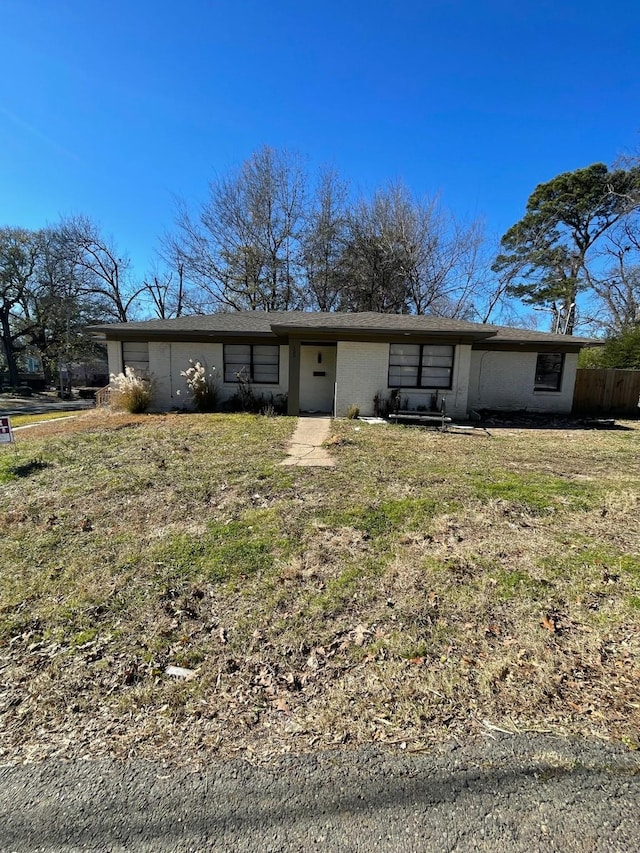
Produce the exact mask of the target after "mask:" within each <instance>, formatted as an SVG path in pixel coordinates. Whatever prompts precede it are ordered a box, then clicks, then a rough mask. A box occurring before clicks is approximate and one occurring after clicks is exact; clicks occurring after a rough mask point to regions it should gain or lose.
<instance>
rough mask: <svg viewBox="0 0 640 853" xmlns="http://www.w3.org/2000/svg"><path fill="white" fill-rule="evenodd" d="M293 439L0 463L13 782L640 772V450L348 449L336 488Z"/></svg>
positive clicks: (446, 441)
mask: <svg viewBox="0 0 640 853" xmlns="http://www.w3.org/2000/svg"><path fill="white" fill-rule="evenodd" d="M295 423H296V421H295V419H289V418H268V417H262V416H242V415H166V416H165V415H162V416H130V415H113V414H105V413H103V412H99V411H92V412H90V413H87V414H83V415H81V416H80V417H78V418H74V419H73V420H68V421H61V422H59V423H57V424H46V425H41V426H35V427H33V428H32V429H29V430H25V431H24V432H20V433H18V434H17V436H16V437H17V439H18V440H17V444H16V445H15V447H0V670H1V679H0V685H1V686H0V713H1V714H2V726H0V761H3V762H5V763H6V762H13V761H24V760H31V759H38V758H41V757H43V756H45V755H57V756H60V757H65V758H71V757H80V756H104V755H116V756H127V755H138V756H150V757H151V756H153V757H158V756H166V757H167V758H171V759H176V760H187V761H188V760H192V759H196V758H198V757H202V756H203V755H204V754H205V752H207V754H211V753H215V754H217V755H236V754H242V755H246V756H248V757H250V758H255V759H265V758H268V757H269V756H270V755H273V754H276V753H279V752H283V751H303V750H309V749H320V748H326V747H331V746H335V745H338V744H340V745H343V744H350V745H358V744H363V743H369V742H376V743H379V744H385V743H388V744H393V745H399V746H403V747H406V748H407V749H409V750H413V749H423V748H430V747H431V746H432V745H434V744H436V743H440V742H442V741H445V740H448V739H466V738H468V737H470V736H475V735H477V734H478V733H480V732H487V731H491V729H492V727H494V726H498V727H500V728H504V729H508V730H511V731H516V730H517V731H522V730H527V729H534V730H544V731H554V732H560V733H578V734H595V735H597V736H601V737H612V738H614V739H618V740H621V741H623V742H625V743H628V744H629V745H634V746H637V745H638V731H639V730H640V698H639V695H638V684H639V683H640V631H639V627H640V524H639V523H638V518H640V466H639V465H638V459H640V424H639V423H637V422H635V423H631V422H629V423H627V424H626V427H627V428H626V429H624V430H612V431H586V430H585V431H582V430H568V429H566V430H516V429H511V430H510V429H501V430H495V431H494V432H493V434H492V435H491V436H484V435H480V434H478V435H472V436H471V435H456V434H447V433H439V432H435V431H429V430H418V429H411V428H406V427H402V426H374V425H367V424H363V423H359V422H358V421H337V422H334V425H333V436H332V438H331V440H330V441H329V442H328V444H329V450H330V452H331V454H332V455H333V456H334V457H335V460H336V463H337V465H336V467H335V468H333V469H329V468H317V469H316V468H296V467H280V466H279V464H278V463H279V462H280V460H281V459H282V458H283V456H284V453H285V447H286V443H287V440H288V438H289V436H290V435H291V433H292V431H293V429H294V427H295ZM168 667H181V668H183V670H185V672H183V673H182V675H180V674H179V675H177V676H176V675H171V674H168V673H167V668H168ZM170 672H171V670H170ZM178 672H180V670H179V671H178ZM185 675H186V677H183V676H185Z"/></svg>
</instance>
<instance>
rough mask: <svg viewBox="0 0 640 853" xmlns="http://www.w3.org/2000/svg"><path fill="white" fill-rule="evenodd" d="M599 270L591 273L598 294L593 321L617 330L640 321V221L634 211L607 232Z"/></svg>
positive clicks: (600, 325)
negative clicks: (616, 226) (633, 213)
mask: <svg viewBox="0 0 640 853" xmlns="http://www.w3.org/2000/svg"><path fill="white" fill-rule="evenodd" d="M599 260H600V262H601V263H600V266H601V268H602V269H601V271H600V272H597V273H596V272H594V273H592V274H591V275H590V284H591V287H592V289H593V292H594V293H595V296H596V310H595V311H594V312H593V318H592V321H591V322H592V325H593V326H595V327H597V328H599V329H601V330H604V331H606V332H607V333H608V334H614V335H615V334H618V333H619V332H621V331H622V330H623V329H628V328H630V327H632V326H634V325H638V324H640V221H639V220H638V216H637V215H636V216H634V215H632V214H631V213H630V214H629V215H628V216H627V217H626V218H625V220H624V221H623V222H622V223H621V225H620V226H619V227H618V228H616V229H614V230H612V231H611V232H610V233H609V234H608V235H607V239H606V242H605V244H604V248H603V250H602V252H601V253H600V258H599Z"/></svg>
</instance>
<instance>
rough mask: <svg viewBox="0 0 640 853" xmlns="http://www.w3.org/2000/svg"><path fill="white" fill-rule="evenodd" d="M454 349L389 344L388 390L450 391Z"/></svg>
mask: <svg viewBox="0 0 640 853" xmlns="http://www.w3.org/2000/svg"><path fill="white" fill-rule="evenodd" d="M453 350H454V347H453V346H448V345H447V346H443V345H435V344H390V346H389V388H451V379H452V376H453Z"/></svg>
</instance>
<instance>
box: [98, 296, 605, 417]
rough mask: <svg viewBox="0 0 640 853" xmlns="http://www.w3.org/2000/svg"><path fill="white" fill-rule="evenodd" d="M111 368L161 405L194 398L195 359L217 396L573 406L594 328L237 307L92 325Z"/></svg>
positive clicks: (458, 410) (307, 404)
mask: <svg viewBox="0 0 640 853" xmlns="http://www.w3.org/2000/svg"><path fill="white" fill-rule="evenodd" d="M92 331H93V332H94V334H96V335H97V336H98V337H99V338H100V339H101V340H102V341H104V342H106V346H107V351H108V358H109V372H110V373H113V374H118V373H121V372H123V371H124V369H125V368H126V367H132V368H134V369H135V370H136V371H137V372H142V373H144V374H145V375H147V376H149V377H151V378H152V379H153V380H154V388H155V391H154V408H155V409H157V410H168V409H171V408H175V407H178V408H182V407H184V406H185V405H187V404H188V401H189V395H188V389H187V386H186V383H185V379H184V377H183V376H182V375H181V374H182V372H183V371H185V370H186V369H187V368H188V367H189V361H190V360H191V361H200V362H202V363H204V364H206V366H207V368H208V369H209V370H215V374H216V376H217V377H218V382H219V396H220V400H221V401H224V400H226V399H229V398H231V397H233V396H234V395H235V394H236V393H237V391H238V374H239V373H241V375H245V376H248V377H250V379H251V382H252V384H253V390H254V393H256V394H257V395H264V397H265V399H270V397H271V396H273V398H274V399H275V398H277V397H278V395H282V398H283V399H284V398H286V401H287V411H288V412H289V414H292V415H296V414H299V413H301V412H327V413H331V414H335V415H336V416H344V415H345V414H346V412H347V410H348V409H349V407H350V406H358V407H359V409H360V414H361V415H370V414H373V413H374V398H378V399H388V398H389V396H390V395H391V394H392V392H394V390H396V389H397V392H398V393H399V394H400V395H401V398H402V401H403V404H404V407H405V408H410V409H418V408H423V407H424V408H426V409H429V408H430V407H431V406H432V404H433V401H434V398H437V401H438V403H439V402H440V401H441V399H442V397H445V398H446V408H447V413H448V414H450V415H451V416H453V417H456V418H464V417H466V416H467V414H468V413H469V411H470V410H472V409H502V410H521V409H526V410H529V411H532V412H556V413H568V412H570V411H571V406H572V401H573V387H574V382H575V376H576V365H577V360H578V353H579V351H580V349H581V348H582V347H584V346H590V345H595V344H597V343H598V342H597V341H594V340H591V339H589V338H578V337H571V336H565V335H555V334H549V333H546V332H537V331H530V330H526V329H515V328H508V327H502V326H491V325H486V324H480V323H468V322H466V321H463V320H449V319H444V318H441V317H426V316H414V315H407V314H376V313H368V312H365V313H351V314H346V313H326V312H307V311H283V312H264V311H241V312H234V313H224V314H223V313H220V314H210V315H204V316H202V315H201V316H198V315H195V316H188V317H178V318H177V319H173V320H147V321H145V322H136V323H114V324H110V325H103V326H93V327H92Z"/></svg>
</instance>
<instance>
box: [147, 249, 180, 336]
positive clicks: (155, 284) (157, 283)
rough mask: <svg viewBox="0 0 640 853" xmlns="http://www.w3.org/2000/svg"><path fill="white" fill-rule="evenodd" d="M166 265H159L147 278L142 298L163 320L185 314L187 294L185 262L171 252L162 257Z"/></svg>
mask: <svg viewBox="0 0 640 853" xmlns="http://www.w3.org/2000/svg"><path fill="white" fill-rule="evenodd" d="M161 257H163V259H164V264H163V265H162V266H160V265H159V264H158V265H156V266H155V268H154V269H152V271H151V272H149V273H148V274H147V276H145V278H144V281H143V284H142V287H143V291H142V294H141V295H142V297H143V298H144V297H147V299H148V300H150V302H151V305H152V306H153V311H154V313H155V315H156V316H157V317H159V318H160V319H161V320H170V319H171V318H173V317H181V316H182V314H184V313H185V309H186V299H187V293H186V290H185V276H184V261H183V259H182V258H181V257H180V256H179V255H176V254H175V253H174V252H172V251H171V247H170V245H167V251H166V252H165V253H164V254H163V255H161Z"/></svg>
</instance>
